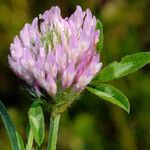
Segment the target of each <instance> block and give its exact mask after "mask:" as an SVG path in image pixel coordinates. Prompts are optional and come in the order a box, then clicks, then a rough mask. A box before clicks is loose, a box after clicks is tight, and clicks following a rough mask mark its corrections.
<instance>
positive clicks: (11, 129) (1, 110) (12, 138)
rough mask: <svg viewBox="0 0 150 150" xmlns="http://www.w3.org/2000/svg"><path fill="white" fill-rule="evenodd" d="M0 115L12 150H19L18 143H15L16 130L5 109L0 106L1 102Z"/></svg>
mask: <svg viewBox="0 0 150 150" xmlns="http://www.w3.org/2000/svg"><path fill="white" fill-rule="evenodd" d="M0 115H1V117H2V120H3V122H4V125H5V128H6V131H7V134H8V136H9V139H10V142H11V147H12V150H20V149H19V147H18V142H17V136H16V129H15V127H14V124H13V122H12V120H11V118H10V116H9V114H8V112H7V110H6V108H5V107H4V105H3V104H2V102H1V101H0Z"/></svg>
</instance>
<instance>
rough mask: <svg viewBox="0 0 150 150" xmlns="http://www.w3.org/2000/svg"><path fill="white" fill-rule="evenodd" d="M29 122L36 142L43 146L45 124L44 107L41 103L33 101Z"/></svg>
mask: <svg viewBox="0 0 150 150" xmlns="http://www.w3.org/2000/svg"><path fill="white" fill-rule="evenodd" d="M28 115H29V123H30V127H31V129H32V131H33V134H34V138H35V141H36V143H37V144H38V145H39V146H41V144H42V143H43V140H44V136H45V132H44V130H45V124H44V115H43V111H42V107H41V106H40V104H39V103H36V102H35V103H33V104H32V106H31V107H30V109H29V113H28Z"/></svg>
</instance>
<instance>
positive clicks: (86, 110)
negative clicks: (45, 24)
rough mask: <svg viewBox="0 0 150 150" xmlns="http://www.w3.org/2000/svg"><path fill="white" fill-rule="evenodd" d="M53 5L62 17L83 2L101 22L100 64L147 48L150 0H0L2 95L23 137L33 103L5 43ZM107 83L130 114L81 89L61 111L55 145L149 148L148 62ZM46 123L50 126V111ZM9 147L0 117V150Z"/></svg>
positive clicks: (70, 149) (78, 149)
mask: <svg viewBox="0 0 150 150" xmlns="http://www.w3.org/2000/svg"><path fill="white" fill-rule="evenodd" d="M53 5H58V6H59V7H60V8H61V11H62V15H63V16H68V15H70V14H71V13H72V12H73V11H74V10H75V7H76V5H81V6H82V8H83V9H84V10H85V9H86V8H90V9H91V11H92V12H93V14H94V15H95V16H97V18H99V19H100V20H101V21H102V23H103V27H104V35H105V39H104V47H103V51H102V53H101V59H102V61H103V67H104V66H106V65H107V64H109V63H110V62H112V61H114V60H120V58H121V57H123V56H125V55H127V54H132V53H135V52H141V51H150V17H149V16H150V1H149V0H86V1H84V0H57V1H56V0H53V1H52V0H0V99H1V100H2V101H3V103H4V104H5V106H6V107H7V109H8V111H9V114H10V115H11V117H12V119H13V121H14V123H15V125H16V128H17V129H18V130H19V132H20V133H21V135H22V136H23V138H24V141H25V142H26V134H25V132H26V131H25V128H26V127H27V123H28V114H27V111H28V109H29V106H30V105H31V103H32V102H31V100H30V96H29V94H28V93H27V92H25V91H24V90H23V89H22V88H21V86H22V85H23V83H22V81H20V80H19V79H17V78H16V76H15V75H14V74H13V73H12V72H11V71H10V69H9V66H8V62H7V55H8V53H9V45H10V43H11V42H12V40H13V37H14V36H15V35H17V34H18V33H19V31H20V30H21V29H22V27H23V25H24V24H25V23H26V22H31V20H32V19H33V18H34V17H35V16H38V14H39V13H43V12H44V11H45V10H46V9H49V8H50V7H51V6H53ZM111 84H112V85H114V86H116V87H117V88H119V89H121V90H122V91H123V92H124V93H125V94H126V96H127V97H128V98H129V100H130V103H131V112H130V114H129V115H128V114H127V113H126V112H124V111H123V110H121V109H120V108H118V107H116V106H114V105H112V104H109V103H107V102H104V101H103V100H100V99H99V98H98V97H96V96H94V95H92V94H90V93H88V92H86V91H85V92H84V94H83V95H82V97H81V98H80V99H81V100H80V101H78V102H76V104H74V106H73V107H71V108H70V109H69V110H68V111H67V112H65V113H63V115H62V118H61V125H60V130H59V138H58V150H150V65H147V66H145V67H144V68H143V69H142V70H140V71H138V72H136V73H134V74H131V75H129V76H128V77H124V78H122V79H119V80H115V81H113V82H111ZM45 122H46V126H48V122H49V116H48V115H46V118H45ZM47 132H48V131H46V138H45V143H44V144H45V145H46V139H47ZM10 149H11V148H10V143H9V140H8V137H7V134H6V131H5V128H4V126H3V124H2V121H1V120H0V150H10ZM43 149H45V148H43Z"/></svg>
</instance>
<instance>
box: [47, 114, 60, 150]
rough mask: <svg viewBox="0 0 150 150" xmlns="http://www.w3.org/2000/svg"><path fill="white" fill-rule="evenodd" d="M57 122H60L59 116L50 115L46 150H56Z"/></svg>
mask: <svg viewBox="0 0 150 150" xmlns="http://www.w3.org/2000/svg"><path fill="white" fill-rule="evenodd" d="M59 120H60V115H59V114H53V113H52V115H51V118H50V129H49V137H48V147H47V150H56V144H57V134H58V128H59Z"/></svg>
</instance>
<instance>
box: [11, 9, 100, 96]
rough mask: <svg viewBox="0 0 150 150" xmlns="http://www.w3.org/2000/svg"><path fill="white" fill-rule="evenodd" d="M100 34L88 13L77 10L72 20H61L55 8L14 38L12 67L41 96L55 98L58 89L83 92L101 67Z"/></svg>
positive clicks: (37, 18) (93, 18) (94, 19)
mask: <svg viewBox="0 0 150 150" xmlns="http://www.w3.org/2000/svg"><path fill="white" fill-rule="evenodd" d="M99 34H100V31H99V30H96V18H95V17H94V16H93V15H92V14H91V11H90V10H89V9H87V10H86V11H84V12H83V11H82V9H81V7H80V6H77V9H76V11H75V12H74V13H73V14H72V15H71V16H70V17H69V18H62V16H61V12H60V9H59V7H57V6H56V7H52V8H51V9H50V10H47V11H46V12H45V13H44V14H43V15H39V17H36V18H35V19H34V20H33V22H32V23H31V24H25V26H24V28H23V29H22V30H21V32H20V34H19V36H16V37H15V38H14V41H13V43H12V44H11V46H10V55H9V56H8V60H9V65H10V67H11V68H12V69H13V71H14V72H15V73H16V74H17V75H18V76H19V77H20V78H22V79H23V80H25V81H26V82H27V83H29V84H30V85H32V86H34V87H35V91H37V94H38V95H39V90H38V89H40V88H43V89H44V90H46V91H47V93H48V94H49V95H50V96H52V97H54V96H55V95H56V93H57V91H58V89H61V91H63V90H66V89H68V88H72V89H73V90H74V91H75V92H81V91H82V90H83V89H84V88H85V87H86V86H87V85H88V84H89V83H90V81H91V80H92V79H93V77H94V76H95V75H96V74H97V72H99V70H100V69H101V66H102V63H101V62H100V56H99V54H98V53H96V44H97V42H98V40H99V39H98V37H99Z"/></svg>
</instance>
